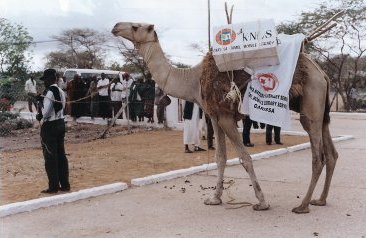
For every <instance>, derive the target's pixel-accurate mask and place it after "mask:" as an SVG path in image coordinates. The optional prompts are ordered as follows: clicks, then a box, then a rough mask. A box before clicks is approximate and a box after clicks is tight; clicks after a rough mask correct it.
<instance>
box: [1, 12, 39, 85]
mask: <svg viewBox="0 0 366 238" xmlns="http://www.w3.org/2000/svg"><path fill="white" fill-rule="evenodd" d="M32 41H33V38H32V37H31V36H30V35H29V33H28V31H27V29H26V28H25V27H24V26H22V25H19V24H15V23H11V22H10V21H9V20H7V19H5V18H0V73H1V74H2V75H3V76H12V77H15V78H22V77H24V76H25V75H26V73H27V69H28V66H27V64H28V63H29V62H30V60H31V57H30V56H29V55H28V56H26V51H27V49H28V48H29V46H30V45H31V44H32Z"/></svg>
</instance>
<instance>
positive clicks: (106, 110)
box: [97, 73, 111, 119]
mask: <svg viewBox="0 0 366 238" xmlns="http://www.w3.org/2000/svg"><path fill="white" fill-rule="evenodd" d="M101 77H102V78H101V79H99V81H98V83H97V89H98V94H99V97H98V100H99V112H100V116H101V117H102V118H103V119H105V118H110V117H111V110H110V100H109V79H108V78H107V77H106V75H105V74H104V73H102V74H101Z"/></svg>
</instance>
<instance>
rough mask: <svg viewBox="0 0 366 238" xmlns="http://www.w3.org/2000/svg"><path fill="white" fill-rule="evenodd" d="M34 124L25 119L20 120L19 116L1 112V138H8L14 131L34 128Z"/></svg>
mask: <svg viewBox="0 0 366 238" xmlns="http://www.w3.org/2000/svg"><path fill="white" fill-rule="evenodd" d="M32 126H33V124H32V123H31V122H30V121H28V120H26V119H23V118H19V114H14V113H10V112H0V136H8V135H10V134H12V132H13V131H14V130H19V129H25V128H30V127H32Z"/></svg>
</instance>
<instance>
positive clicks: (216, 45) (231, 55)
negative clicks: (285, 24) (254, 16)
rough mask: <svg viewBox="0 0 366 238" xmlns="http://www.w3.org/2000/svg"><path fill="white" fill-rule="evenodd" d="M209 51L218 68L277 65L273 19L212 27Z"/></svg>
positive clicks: (236, 68) (223, 69) (221, 69)
mask: <svg viewBox="0 0 366 238" xmlns="http://www.w3.org/2000/svg"><path fill="white" fill-rule="evenodd" d="M213 33H214V34H213V38H214V39H213V41H212V42H213V44H212V52H213V56H214V58H215V62H216V65H217V67H218V68H219V70H220V72H224V71H230V70H239V69H243V68H245V67H249V68H258V67H263V66H272V65H278V64H279V63H280V61H279V58H278V52H277V31H276V26H275V23H274V20H272V19H260V20H257V21H252V22H245V23H238V24H230V25H225V26H216V27H213Z"/></svg>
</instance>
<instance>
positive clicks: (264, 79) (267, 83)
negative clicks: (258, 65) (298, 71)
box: [256, 73, 278, 93]
mask: <svg viewBox="0 0 366 238" xmlns="http://www.w3.org/2000/svg"><path fill="white" fill-rule="evenodd" d="M256 78H257V79H258V80H259V83H260V84H261V85H262V88H263V89H264V91H266V92H268V93H272V92H274V91H276V89H277V88H278V79H277V77H276V75H274V74H272V73H261V74H257V75H256Z"/></svg>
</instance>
